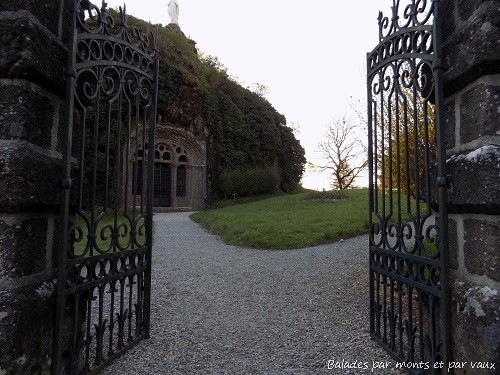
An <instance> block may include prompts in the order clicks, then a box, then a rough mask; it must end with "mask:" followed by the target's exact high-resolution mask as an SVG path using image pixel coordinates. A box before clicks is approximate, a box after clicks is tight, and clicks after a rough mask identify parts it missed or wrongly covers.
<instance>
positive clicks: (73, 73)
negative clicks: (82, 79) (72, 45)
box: [64, 68, 76, 79]
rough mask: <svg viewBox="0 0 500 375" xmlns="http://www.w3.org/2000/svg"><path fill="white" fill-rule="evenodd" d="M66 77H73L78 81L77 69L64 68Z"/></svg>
mask: <svg viewBox="0 0 500 375" xmlns="http://www.w3.org/2000/svg"><path fill="white" fill-rule="evenodd" d="M64 76H65V77H66V78H67V77H72V78H75V79H76V69H75V68H64Z"/></svg>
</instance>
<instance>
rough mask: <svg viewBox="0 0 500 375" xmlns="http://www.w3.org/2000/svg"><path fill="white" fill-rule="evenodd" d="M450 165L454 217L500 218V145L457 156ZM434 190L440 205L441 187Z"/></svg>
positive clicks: (484, 147)
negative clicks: (487, 216)
mask: <svg viewBox="0 0 500 375" xmlns="http://www.w3.org/2000/svg"><path fill="white" fill-rule="evenodd" d="M446 165H447V169H448V171H447V172H448V175H449V176H451V183H452V189H451V191H450V194H449V204H450V205H449V209H450V212H451V213H476V214H489V215H498V214H500V184H499V183H498V181H499V178H500V145H486V146H483V147H480V148H478V149H476V150H473V151H469V152H466V153H462V154H456V155H453V156H452V157H450V158H449V159H448V160H447V163H446ZM433 175H435V171H434V173H433ZM432 186H433V198H432V200H433V201H436V197H437V195H436V194H437V184H436V183H435V182H434V183H433V184H432Z"/></svg>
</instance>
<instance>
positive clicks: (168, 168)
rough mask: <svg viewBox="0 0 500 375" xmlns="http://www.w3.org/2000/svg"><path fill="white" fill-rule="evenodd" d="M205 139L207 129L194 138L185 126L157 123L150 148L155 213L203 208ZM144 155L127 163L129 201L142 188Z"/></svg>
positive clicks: (206, 186) (205, 161) (205, 167)
mask: <svg viewBox="0 0 500 375" xmlns="http://www.w3.org/2000/svg"><path fill="white" fill-rule="evenodd" d="M160 121H161V117H160ZM207 138H208V129H207V128H205V131H204V132H202V133H201V134H198V135H195V133H194V132H193V131H191V130H190V129H186V128H185V127H179V126H174V125H170V124H166V123H162V122H159V123H158V125H157V127H156V136H155V139H156V143H155V145H154V153H155V158H154V159H155V161H154V200H153V206H154V208H155V211H174V210H182V211H192V210H195V211H196V210H201V209H203V208H205V204H206V201H207V197H208V182H207ZM145 148H146V149H148V148H149V145H147V144H146V145H145ZM145 155H146V153H145V152H143V151H142V150H140V151H139V154H138V155H133V156H132V158H131V159H130V160H129V163H128V168H129V173H128V176H129V181H128V184H127V189H128V192H129V196H130V199H132V200H134V199H135V198H134V196H135V195H136V194H138V193H139V192H140V189H142V186H143V185H144V176H145V173H144V169H143V163H144V161H143V158H144V157H145ZM136 204H139V203H136Z"/></svg>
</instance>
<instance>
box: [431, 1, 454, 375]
mask: <svg viewBox="0 0 500 375" xmlns="http://www.w3.org/2000/svg"><path fill="white" fill-rule="evenodd" d="M439 4H440V1H439V0H433V4H432V5H433V7H434V30H433V32H434V36H433V43H434V46H433V47H434V65H433V72H434V83H435V88H434V89H435V97H436V105H435V116H436V144H437V160H438V179H439V180H441V181H442V180H444V181H447V172H446V135H445V119H444V92H443V73H444V69H445V63H444V60H443V56H442V51H441V47H442V44H441V43H442V34H441V33H442V30H441V14H440V9H439ZM447 189H448V187H447V186H446V185H444V186H443V184H439V186H438V201H439V231H440V235H439V254H440V259H439V260H440V273H439V274H440V289H441V303H440V308H441V327H440V328H441V337H442V342H443V346H444V353H443V354H444V361H443V362H444V366H445V368H447V367H448V362H450V361H452V355H453V353H452V349H451V313H450V288H449V283H450V270H449V264H448V262H449V249H448V190H447Z"/></svg>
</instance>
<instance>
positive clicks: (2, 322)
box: [0, 281, 56, 375]
mask: <svg viewBox="0 0 500 375" xmlns="http://www.w3.org/2000/svg"><path fill="white" fill-rule="evenodd" d="M55 294H56V293H55V283H54V282H53V281H46V282H44V283H41V284H36V285H29V286H26V287H22V288H18V289H14V290H11V291H0V374H4V375H17V374H49V373H50V364H51V358H52V357H51V351H52V336H53V319H54V308H55Z"/></svg>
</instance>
